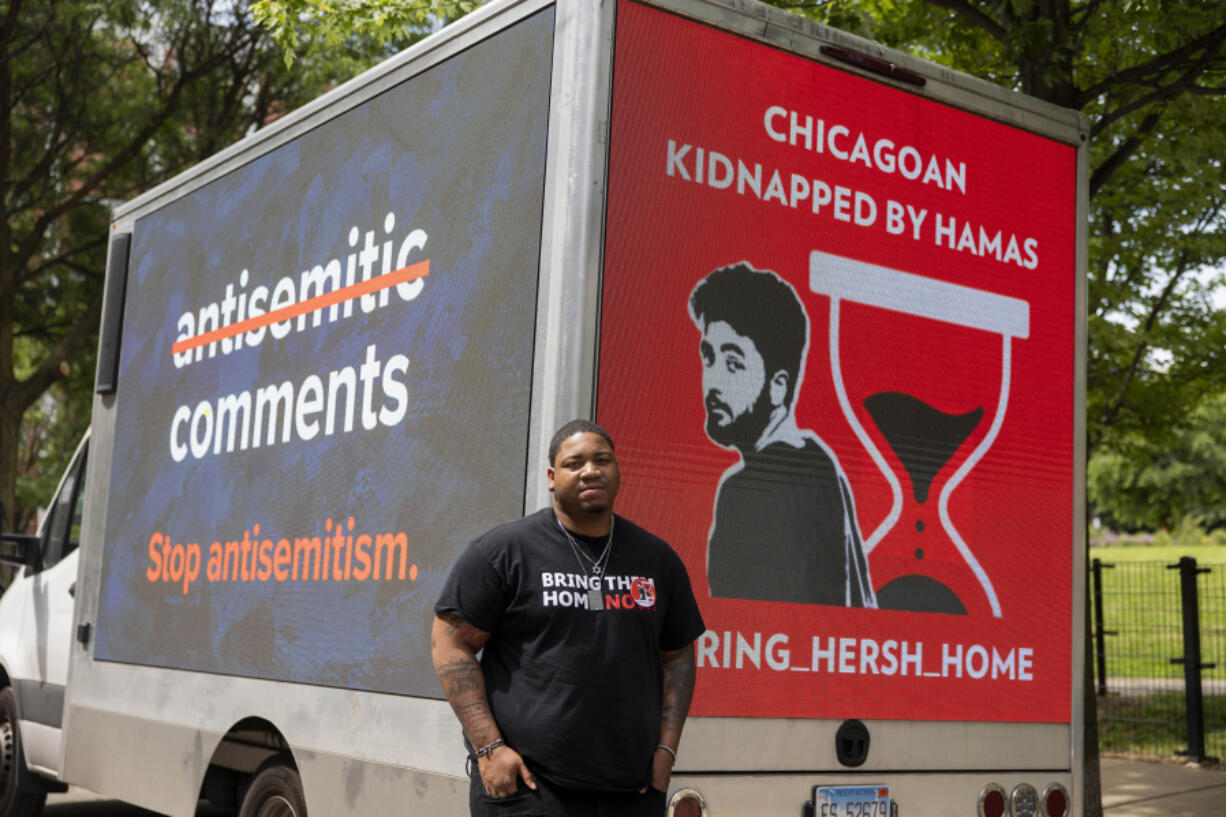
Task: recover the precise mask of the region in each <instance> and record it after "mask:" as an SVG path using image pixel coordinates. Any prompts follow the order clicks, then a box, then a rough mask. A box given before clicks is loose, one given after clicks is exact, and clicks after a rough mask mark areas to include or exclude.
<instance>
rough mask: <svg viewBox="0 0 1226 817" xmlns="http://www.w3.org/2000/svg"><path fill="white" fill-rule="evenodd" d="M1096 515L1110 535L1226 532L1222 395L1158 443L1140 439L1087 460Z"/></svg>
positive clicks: (1224, 395)
mask: <svg viewBox="0 0 1226 817" xmlns="http://www.w3.org/2000/svg"><path fill="white" fill-rule="evenodd" d="M1087 482H1088V485H1087V488H1088V493H1089V500H1090V504H1091V507H1092V508H1093V513H1094V515H1096V516H1098V517H1100V518H1101V519H1102V521H1103V522H1104V523H1105V524H1106V525H1107V526H1108V527H1110V528H1112V529H1114V530H1157V529H1159V528H1167V529H1171V528H1175V527H1176V526H1177V525H1179V524H1180V523H1182V522H1185V521H1186V520H1195V521H1196V522H1197V523H1198V524H1200V525H1203V526H1205V527H1207V528H1209V529H1217V528H1223V527H1226V507H1223V505H1222V497H1223V496H1226V392H1219V393H1217V394H1214V395H1211V396H1210V397H1208V398H1206V399H1205V400H1203V401H1201V402H1200V404H1199V405H1198V406H1196V407H1195V408H1194V409H1193V411H1192V412H1191V414H1190V419H1189V421H1188V422H1181V423H1180V424H1179V425H1178V426H1176V427H1175V428H1174V429H1173V430H1172V432H1171V433H1170V434H1167V435H1164V436H1163V439H1161V440H1152V439H1150V438H1147V437H1145V436H1143V435H1141V434H1139V433H1133V434H1131V435H1129V436H1128V437H1127V438H1122V439H1120V440H1118V441H1117V442H1116V444H1115V445H1113V446H1112V447H1111V448H1110V449H1105V450H1102V451H1099V452H1098V453H1096V454H1095V456H1094V457H1092V458H1091V459H1090V466H1089V472H1088V478H1087Z"/></svg>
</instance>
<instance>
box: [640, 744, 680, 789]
mask: <svg viewBox="0 0 1226 817" xmlns="http://www.w3.org/2000/svg"><path fill="white" fill-rule="evenodd" d="M672 776H673V756H672V755H671V754H669V753H668V752H667V751H665V750H664V749H659V748H657V749H656V753H655V754H654V755H652V757H651V787H652V788H653V789H655V790H656V791H662V792H667V791H668V781H669V780H670V779H672ZM643 791H647V789H643ZM639 793H640V794H642V792H639Z"/></svg>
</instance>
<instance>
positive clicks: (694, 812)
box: [673, 795, 702, 817]
mask: <svg viewBox="0 0 1226 817" xmlns="http://www.w3.org/2000/svg"><path fill="white" fill-rule="evenodd" d="M673 817H702V804H701V803H699V802H698V798H697V797H694V796H693V795H688V796H686V797H682V798H681V799H680V800H678V801H677V806H676V808H674V809H673Z"/></svg>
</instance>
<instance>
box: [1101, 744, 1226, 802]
mask: <svg viewBox="0 0 1226 817" xmlns="http://www.w3.org/2000/svg"><path fill="white" fill-rule="evenodd" d="M1100 763H1101V764H1102V765H1101V770H1102V786H1103V817H1206V815H1214V814H1226V768H1224V767H1223V766H1222V765H1220V764H1215V765H1213V766H1207V767H1205V768H1198V767H1196V766H1187V765H1181V764H1176V763H1146V762H1144V761H1140V760H1122V759H1119V758H1113V757H1104V758H1102V760H1101V761H1100Z"/></svg>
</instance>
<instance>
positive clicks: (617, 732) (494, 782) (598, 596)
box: [431, 420, 704, 817]
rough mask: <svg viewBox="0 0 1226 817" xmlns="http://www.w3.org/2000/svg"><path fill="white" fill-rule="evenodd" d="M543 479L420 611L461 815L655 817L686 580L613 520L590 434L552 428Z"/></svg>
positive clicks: (678, 686)
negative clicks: (471, 762) (457, 752)
mask: <svg viewBox="0 0 1226 817" xmlns="http://www.w3.org/2000/svg"><path fill="white" fill-rule="evenodd" d="M546 477H547V480H548V486H549V490H550V491H551V492H552V493H553V503H552V507H548V508H544V509H542V510H540V511H537V512H536V513H534V514H531V515H530V516H527V517H525V518H523V519H521V520H518V521H515V522H511V523H508V524H505V525H501V526H499V527H497V528H494V529H493V530H491V531H489V532H488V533H486V534H484V535H483V536H481V537H478V538H477V539H476V540H475V541H473V542H472V543H471V544H470V545H469V546H468V547H467V548H466V549H465V551H464V552H463V553H462V554H461V555H460V558H459V560H458V561H457V562H456V564H455V567H454V568H453V569H452V573H451V575H450V576H449V577H448V579H447V582H446V584H445V585H444V587H443V592H442V595H441V597H440V598H439V600H438V602H437V604H435V608H434V609H435V620H434V629H433V632H432V637H431V646H432V650H433V656H434V668H435V671H436V672H437V673H438V678H439V682H440V683H441V684H442V687H443V692H444V694H445V695H446V696H447V700H448V701H449V702H450V703H451V706H452V709H454V710H455V713H456V716H457V717H458V718H459V720H460V724H461V726H462V727H463V729H464V737H465V743H466V745H467V747H468V749H469V753H470V757H475V758H476V763H475V766H476V768H475V770H472V769H471V768H470V775H471V785H470V790H469V807H470V810H471V813H472V814H473V815H474V817H478V816H479V815H496V814H515V815H533V816H534V817H535V816H537V815H539V817H577V816H578V815H592V817H595V815H596V814H600V815H602V816H603V815H608V816H609V817H621V816H622V815H624V817H639V815H642V816H643V817H647V815H650V816H651V817H661V815H663V814H664V811H665V803H664V798H665V792H666V791H667V789H668V781H669V777H670V775H671V773H672V766H673V762H674V760H675V759H676V753H677V745H678V743H679V742H680V740H681V729H682V727H683V726H684V724H685V718H686V714H687V713H688V711H689V705H690V698H691V696H692V695H693V691H694V672H695V671H694V639H696V638H697V637H698V636H699V635H700V634H701V633H702V632H703V629H704V627H703V623H702V617H701V615H700V614H699V611H698V605H697V604H696V603H695V601H694V595H693V593H692V591H691V589H690V581H689V576H688V575H687V574H686V571H685V565H684V564H682V562H681V559H680V558H679V557H678V556H677V554H676V553H675V552H674V551H673V550H672V548H671V547H669V546H668V544H667V543H666V542H664V541H663V540H662V539H660V538H658V537H656V536H653V535H652V534H650V533H648V532H647V531H645V530H643V529H642V528H640V527H638V526H637V525H635V524H634V523H633V522H630V521H629V520H627V519H625V518H623V517H615V516H614V514H613V501H614V499H615V498H616V497H617V491H618V487H619V484H620V474H619V471H618V464H617V458H616V456H615V455H614V452H613V441H612V439H611V438H610V436H609V434H608V432H607V431H605V430H604V429H602V428H601V427H600V426H598V425H596V424H595V423H591V422H588V421H586V420H574V421H572V422H570V423H567V424H566V425H564V426H563V427H562V428H561V429H559V430H558V432H557V433H556V434H555V435H554V437H553V440H552V441H551V442H550V445H549V467H548V469H547V471H546ZM478 652H480V653H481V659H480V662H478V660H477V658H476V655H477V653H478Z"/></svg>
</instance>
